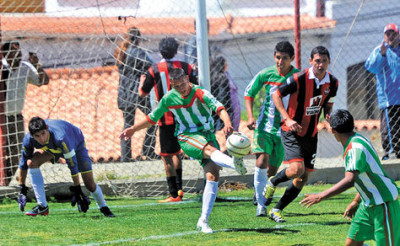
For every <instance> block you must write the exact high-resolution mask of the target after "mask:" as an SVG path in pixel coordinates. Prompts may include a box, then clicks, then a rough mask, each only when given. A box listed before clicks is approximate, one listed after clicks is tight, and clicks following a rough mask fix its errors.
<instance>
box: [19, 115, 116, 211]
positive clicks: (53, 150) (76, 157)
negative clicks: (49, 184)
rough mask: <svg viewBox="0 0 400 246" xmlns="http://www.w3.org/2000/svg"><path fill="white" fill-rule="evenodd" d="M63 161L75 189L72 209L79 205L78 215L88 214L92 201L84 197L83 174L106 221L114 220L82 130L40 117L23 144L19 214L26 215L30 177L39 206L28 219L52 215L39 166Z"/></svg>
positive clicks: (67, 123)
mask: <svg viewBox="0 0 400 246" xmlns="http://www.w3.org/2000/svg"><path fill="white" fill-rule="evenodd" d="M60 158H64V159H65V161H66V162H67V164H68V168H69V169H70V171H71V176H72V180H73V182H74V186H71V187H70V190H71V192H72V193H73V196H72V201H71V205H72V206H75V205H77V207H78V210H79V212H84V213H86V212H87V210H88V209H89V205H90V200H89V199H88V198H87V197H86V196H85V195H84V194H83V192H82V189H81V186H80V182H79V176H78V175H79V173H81V176H82V179H83V182H84V183H85V186H86V188H87V189H88V190H89V191H90V194H91V195H92V197H93V198H94V199H95V200H96V202H97V206H98V207H99V208H100V212H101V213H103V214H104V216H106V217H115V216H114V214H113V213H112V212H111V211H110V209H109V208H108V207H107V204H106V201H105V200H104V196H103V192H102V190H101V188H100V186H98V185H97V184H96V183H95V182H94V178H93V171H92V162H91V160H90V158H89V155H88V150H87V149H86V147H85V139H84V136H83V134H82V132H81V130H80V129H79V128H78V127H76V126H74V125H72V124H71V123H69V122H66V121H63V120H43V119H42V118H40V117H33V118H32V119H31V120H30V121H29V132H28V133H27V134H26V135H25V137H24V139H23V143H22V156H21V160H20V164H19V170H20V171H19V178H20V179H19V184H20V194H19V196H18V203H19V207H20V210H21V211H24V208H25V204H26V193H27V191H28V188H27V187H26V186H25V180H26V176H27V174H28V173H29V177H30V179H31V182H32V188H33V191H34V193H35V197H36V200H37V203H38V205H37V206H35V207H34V208H33V209H32V210H31V211H29V212H26V213H25V214H26V215H29V216H37V215H44V216H45V215H48V214H49V207H48V206H47V201H46V194H45V189H44V180H43V176H42V173H41V171H40V166H41V165H42V164H43V163H45V162H49V161H50V162H57V161H58V160H59V159H60Z"/></svg>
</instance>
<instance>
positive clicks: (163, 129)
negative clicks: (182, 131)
mask: <svg viewBox="0 0 400 246" xmlns="http://www.w3.org/2000/svg"><path fill="white" fill-rule="evenodd" d="M159 131H160V132H159V134H160V135H159V136H160V149H161V151H160V155H161V156H171V155H177V154H179V153H180V152H181V146H179V143H178V139H177V138H176V137H175V136H174V133H175V124H173V125H168V126H160V127H159Z"/></svg>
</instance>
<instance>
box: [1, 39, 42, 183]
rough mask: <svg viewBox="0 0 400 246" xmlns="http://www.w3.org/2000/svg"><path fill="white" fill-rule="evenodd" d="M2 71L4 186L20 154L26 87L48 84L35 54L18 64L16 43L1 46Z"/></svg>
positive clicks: (17, 45)
mask: <svg viewBox="0 0 400 246" xmlns="http://www.w3.org/2000/svg"><path fill="white" fill-rule="evenodd" d="M1 53H2V57H3V58H2V69H1V83H2V84H3V85H2V86H3V87H4V89H3V90H2V93H5V95H4V98H5V103H4V112H1V113H2V114H4V115H5V122H6V124H5V127H4V128H5V129H3V134H6V137H5V147H6V153H7V167H8V168H7V170H6V175H5V176H6V180H5V183H6V184H8V183H9V182H10V181H11V177H12V176H13V175H14V174H15V171H16V170H17V168H18V162H19V161H18V160H19V156H20V154H21V144H22V139H23V137H24V134H25V133H24V118H23V116H22V113H21V112H22V109H23V107H24V102H25V92H26V88H27V84H28V83H31V84H34V85H36V86H41V85H46V84H48V83H49V77H48V76H47V74H46V72H45V71H44V70H43V68H42V65H41V64H40V63H39V59H38V57H37V55H36V54H35V53H31V52H30V53H29V61H22V52H21V48H20V45H19V43H18V42H15V41H9V42H6V43H3V44H2V47H1Z"/></svg>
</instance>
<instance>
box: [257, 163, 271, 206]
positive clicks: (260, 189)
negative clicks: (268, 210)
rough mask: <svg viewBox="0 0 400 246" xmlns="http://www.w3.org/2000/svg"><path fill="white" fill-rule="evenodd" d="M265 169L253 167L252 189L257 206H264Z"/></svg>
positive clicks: (266, 178)
mask: <svg viewBox="0 0 400 246" xmlns="http://www.w3.org/2000/svg"><path fill="white" fill-rule="evenodd" d="M267 181H268V177H267V169H260V168H258V167H255V168H254V190H255V192H256V198H257V203H258V205H259V206H262V207H265V205H264V203H265V196H264V195H265V193H264V188H265V186H266V185H267Z"/></svg>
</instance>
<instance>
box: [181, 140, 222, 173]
mask: <svg viewBox="0 0 400 246" xmlns="http://www.w3.org/2000/svg"><path fill="white" fill-rule="evenodd" d="M178 142H179V145H180V146H181V149H182V150H183V152H185V154H187V155H188V156H190V157H192V158H194V159H196V160H199V162H200V165H201V166H203V167H204V165H205V164H206V163H207V162H208V161H209V160H206V159H204V157H203V150H204V147H206V145H207V144H208V143H209V142H212V143H213V144H214V146H215V147H216V148H217V149H219V144H218V142H217V139H216V138H215V135H214V133H212V132H194V133H182V134H179V135H178Z"/></svg>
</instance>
